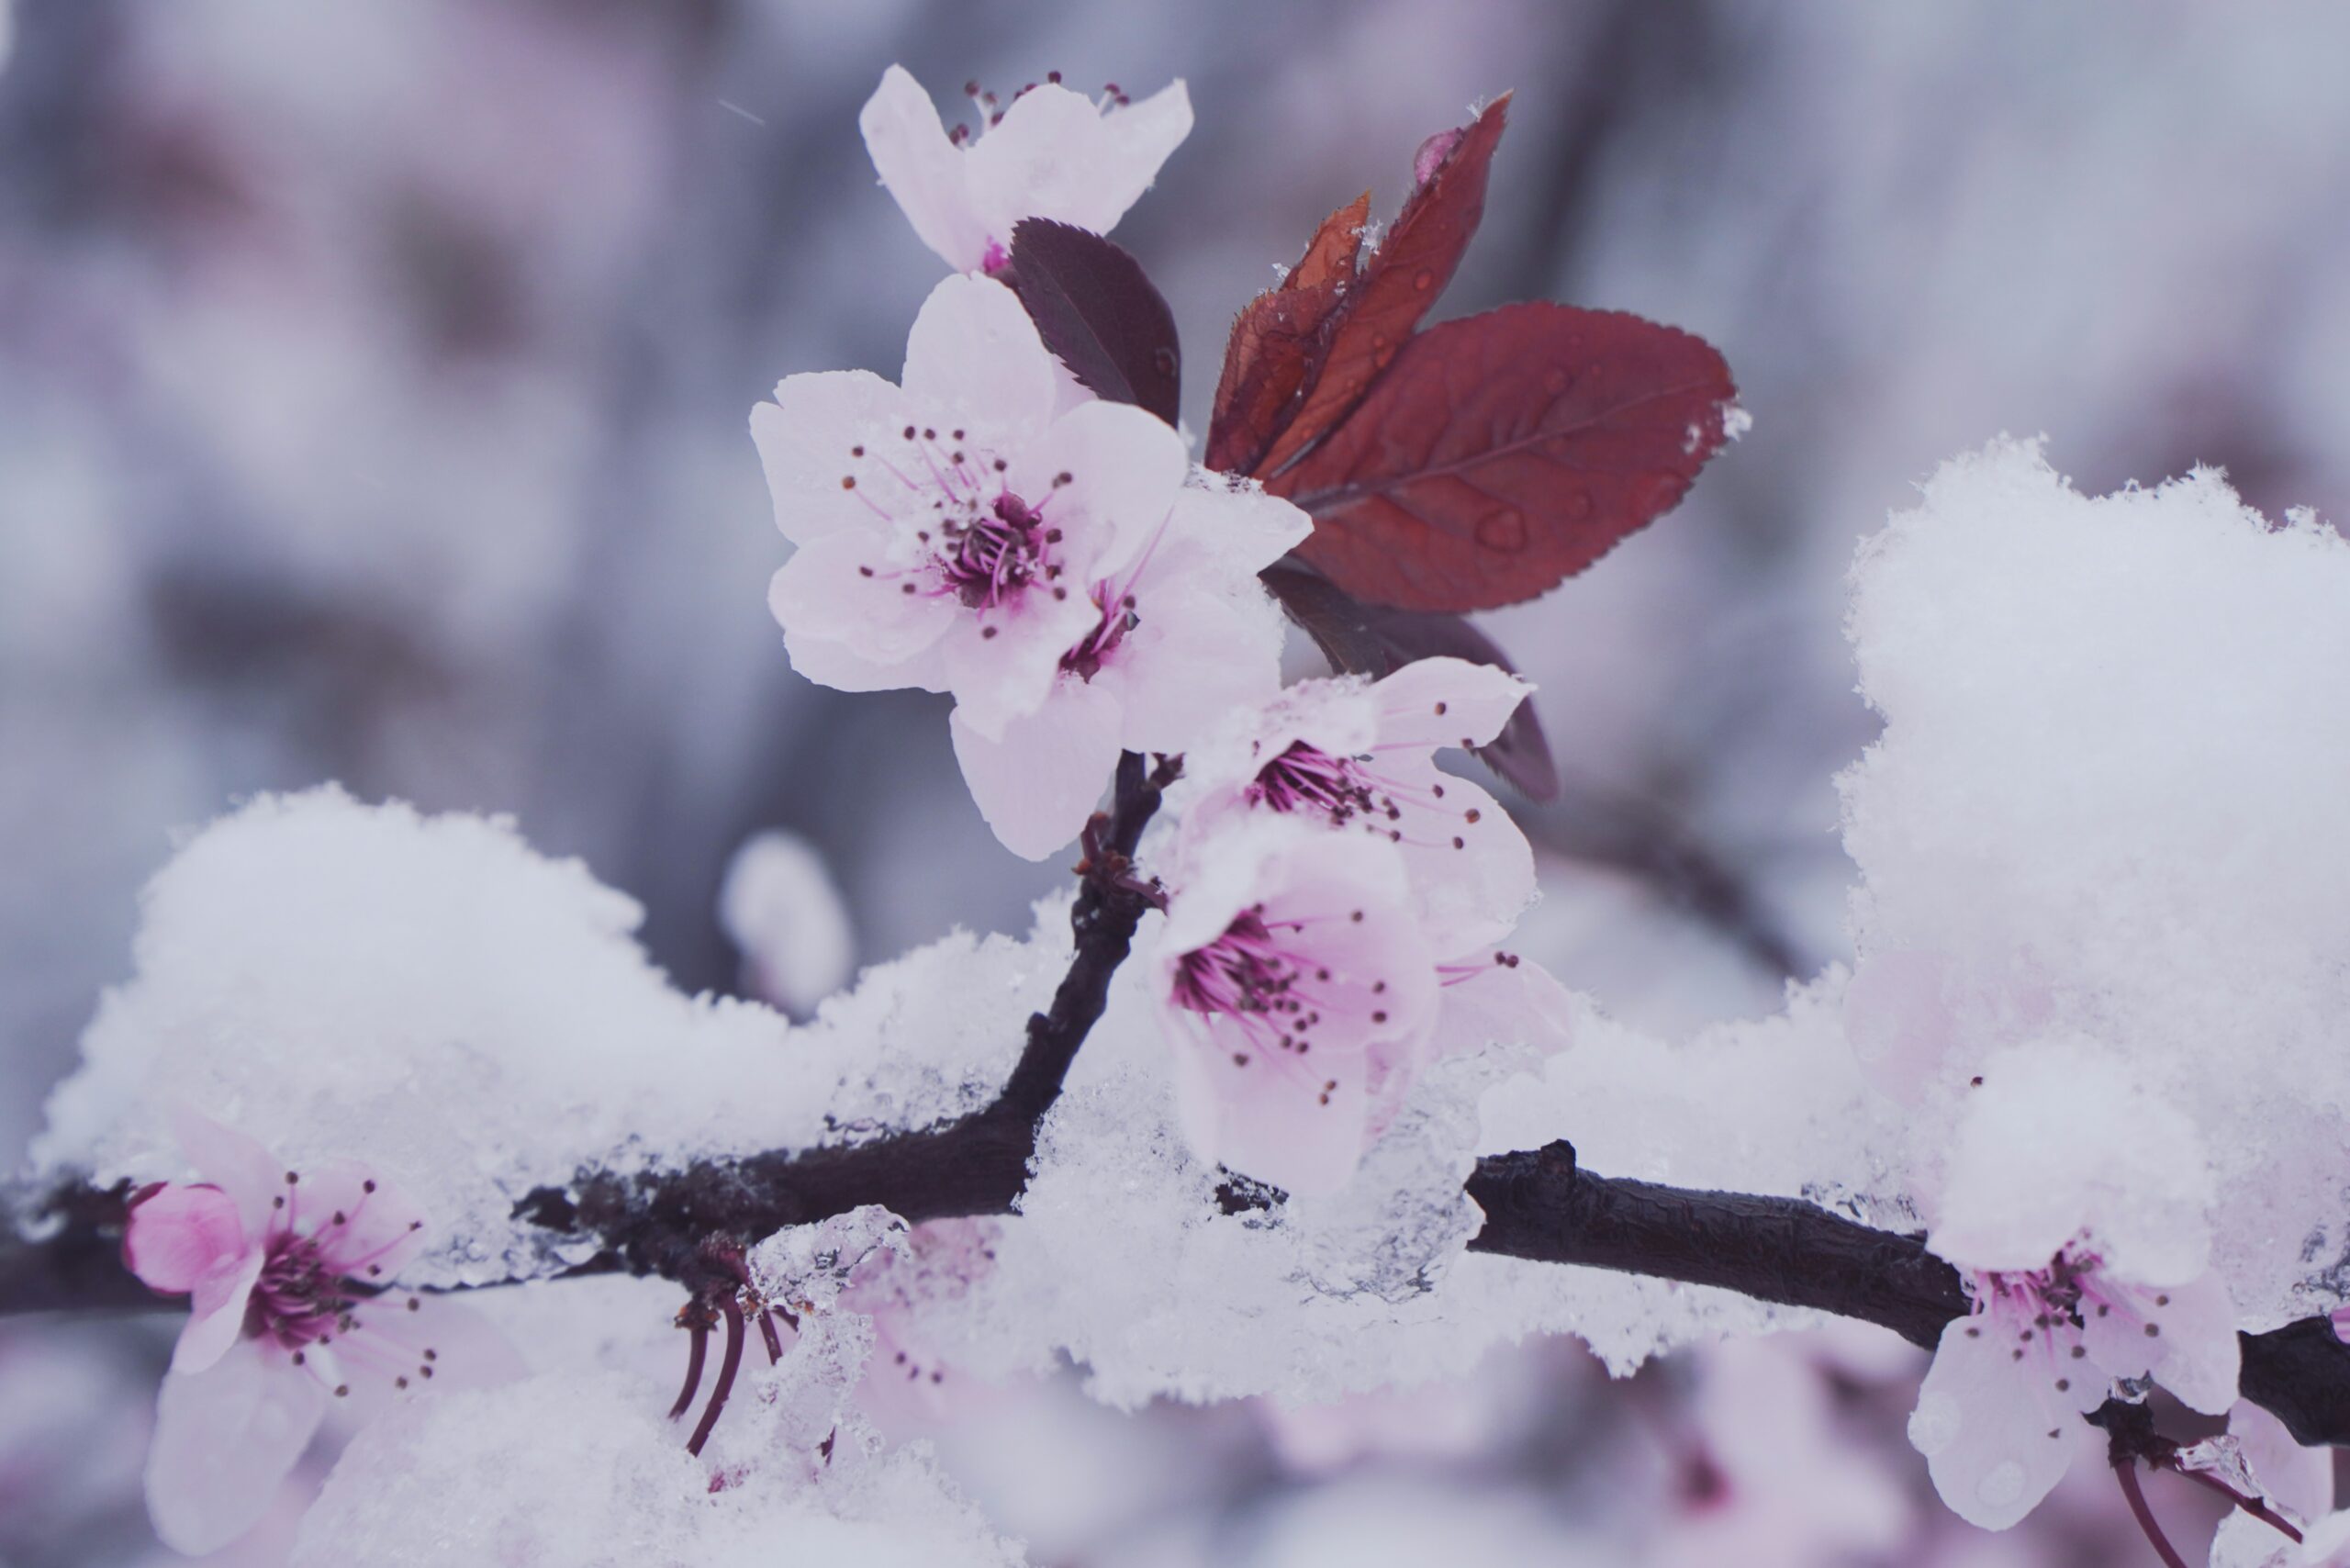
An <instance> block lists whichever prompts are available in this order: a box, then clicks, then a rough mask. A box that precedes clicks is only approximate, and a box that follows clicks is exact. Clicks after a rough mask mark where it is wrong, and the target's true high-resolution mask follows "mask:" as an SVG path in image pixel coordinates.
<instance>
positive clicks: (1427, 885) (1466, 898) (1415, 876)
mask: <svg viewBox="0 0 2350 1568" xmlns="http://www.w3.org/2000/svg"><path fill="white" fill-rule="evenodd" d="M1415 756H1416V754H1415ZM1378 771H1379V773H1380V775H1381V777H1382V778H1385V779H1388V780H1392V781H1393V782H1395V783H1398V784H1400V785H1402V786H1404V789H1407V790H1410V791H1411V792H1412V794H1413V795H1415V796H1417V797H1419V800H1418V801H1412V800H1411V799H1409V798H1407V797H1405V796H1404V792H1403V790H1397V791H1396V793H1397V796H1398V800H1399V803H1401V805H1402V809H1403V812H1404V816H1403V820H1402V821H1401V822H1399V823H1396V824H1395V827H1396V831H1399V832H1401V833H1402V834H1404V837H1403V840H1402V842H1400V843H1399V844H1397V846H1396V847H1397V848H1398V849H1399V850H1401V851H1402V852H1403V856H1404V866H1405V868H1407V869H1408V870H1409V871H1410V872H1411V876H1412V899H1413V902H1414V903H1415V905H1416V907H1417V908H1418V910H1419V912H1420V919H1421V922H1422V924H1425V925H1426V926H1427V933H1428V940H1429V942H1430V943H1431V944H1432V945H1434V946H1435V948H1436V950H1437V952H1438V954H1440V955H1442V956H1443V957H1446V958H1455V957H1458V956H1459V955H1460V954H1462V953H1466V952H1469V951H1471V950H1472V949H1475V948H1480V947H1490V946H1493V945H1494V943H1496V942H1499V941H1501V940H1502V939H1503V938H1504V937H1505V936H1507V935H1509V934H1510V933H1511V932H1512V931H1514V930H1516V927H1517V917H1518V916H1519V915H1521V914H1523V913H1525V912H1526V906H1527V904H1529V903H1532V902H1534V887H1535V877H1534V846H1532V845H1531V844H1528V843H1527V839H1526V834H1525V831H1524V830H1523V829H1521V828H1520V827H1519V826H1518V825H1517V823H1516V820H1515V819H1514V818H1512V817H1511V815H1510V814H1509V812H1506V811H1505V810H1503V809H1502V804H1501V802H1500V801H1496V800H1495V799H1494V797H1493V796H1492V794H1490V793H1489V792H1488V791H1487V790H1484V789H1483V787H1482V786H1480V785H1479V784H1477V783H1476V782H1475V781H1474V780H1472V779H1468V778H1461V777H1460V776H1459V775H1457V774H1451V773H1447V772H1445V771H1444V770H1443V769H1441V768H1439V767H1437V766H1436V765H1435V764H1433V763H1428V762H1419V761H1412V762H1404V763H1401V764H1393V763H1390V764H1388V765H1386V766H1383V767H1381V768H1380V769H1379V770H1378Z"/></svg>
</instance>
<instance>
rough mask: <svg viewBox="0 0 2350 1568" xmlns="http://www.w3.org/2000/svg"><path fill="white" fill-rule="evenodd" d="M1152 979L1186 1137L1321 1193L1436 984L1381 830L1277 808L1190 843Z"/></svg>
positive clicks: (1411, 1067) (1371, 1127) (1420, 1050)
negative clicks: (1317, 823) (1335, 824)
mask: <svg viewBox="0 0 2350 1568" xmlns="http://www.w3.org/2000/svg"><path fill="white" fill-rule="evenodd" d="M1157 991H1158V1000H1159V1009H1158V1012H1159V1017H1160V1021H1161V1024H1162V1025H1163V1027H1164V1028H1165V1030H1166V1032H1167V1034H1168V1036H1169V1043H1170V1044H1171V1045H1172V1046H1173V1047H1174V1059H1175V1083H1176V1090H1177V1099H1178V1104H1179V1107H1180V1109H1181V1114H1182V1118H1183V1123H1184V1126H1185V1128H1186V1131H1187V1133H1188V1134H1189V1136H1190V1137H1191V1140H1192V1147H1193V1148H1196V1149H1197V1150H1198V1151H1199V1152H1200V1154H1201V1155H1202V1156H1203V1158H1205V1159H1213V1160H1217V1161H1220V1162H1222V1163H1224V1164H1225V1165H1228V1166H1230V1167H1231V1168H1233V1169H1234V1170H1238V1171H1240V1172H1241V1173H1242V1174H1244V1175H1248V1176H1251V1177H1254V1178H1256V1179H1258V1180H1259V1181H1263V1182H1271V1183H1272V1184H1274V1185H1275V1186H1278V1187H1282V1188H1285V1189H1287V1190H1289V1191H1291V1192H1296V1193H1318V1192H1327V1191H1330V1190H1332V1189H1335V1188H1337V1187H1339V1186H1342V1185H1344V1184H1345V1182H1346V1181H1347V1179H1348V1177H1349V1176H1351V1175H1352V1174H1353V1173H1354V1169H1355V1165H1356V1163H1357V1161H1358V1160H1359V1159H1360V1158H1361V1154H1362V1150H1363V1148H1364V1146H1365V1144H1366V1143H1367V1142H1368V1140H1369V1139H1370V1137H1371V1136H1372V1135H1373V1134H1374V1133H1375V1131H1376V1130H1377V1124H1378V1123H1379V1121H1381V1120H1382V1119H1383V1117H1384V1116H1385V1115H1388V1114H1393V1107H1394V1104H1395V1103H1396V1102H1397V1101H1398V1100H1399V1099H1400V1098H1401V1095H1402V1092H1403V1090H1404V1087H1405V1086H1407V1085H1408V1083H1409V1082H1410V1080H1411V1077H1412V1075H1413V1073H1414V1072H1415V1071H1416V1070H1417V1068H1418V1067H1419V1066H1420V1065H1421V1063H1422V1062H1423V1061H1424V1060H1425V1059H1426V1058H1427V1053H1428V1051H1429V1048H1430V1045H1431V1037H1432V1035H1433V1027H1432V1026H1433V1025H1434V1024H1435V1022H1436V1017H1437V1012H1438V992H1439V985H1438V971H1437V957H1436V954H1435V953H1434V952H1433V951H1432V950H1431V949H1430V948H1429V946H1428V943H1427V936H1426V935H1425V934H1424V933H1423V932H1422V931H1421V929H1420V924H1419V921H1418V920H1417V919H1416V917H1415V915H1414V914H1413V913H1412V909H1411V903H1410V891H1409V888H1408V885H1407V883H1406V881H1405V878H1404V867H1403V862H1402V860H1401V859H1400V858H1399V857H1397V856H1396V855H1395V853H1394V851H1393V846H1373V845H1367V844H1364V843H1363V842H1361V841H1360V840H1359V839H1356V838H1353V837H1352V836H1350V835H1348V836H1342V835H1339V834H1332V833H1329V832H1327V831H1326V830H1321V829H1316V828H1312V827H1308V826H1306V825H1304V823H1297V822H1293V821H1289V820H1285V819H1281V818H1278V817H1276V818H1268V819H1264V820H1256V821H1251V820H1242V821H1239V822H1237V823H1233V824H1231V825H1230V826H1229V827H1227V828H1226V829H1225V831H1224V832H1222V833H1219V834H1216V835H1215V837H1214V840H1213V841H1212V842H1209V843H1206V844H1203V845H1199V846H1195V847H1194V850H1193V853H1192V856H1191V857H1189V860H1188V862H1187V865H1186V867H1185V875H1184V877H1183V878H1182V879H1181V884H1180V887H1179V890H1178V891H1177V892H1176V894H1175V896H1174V899H1173V902H1172V903H1171V904H1170V906H1169V911H1168V916H1167V924H1166V927H1165V929H1164V931H1163V932H1162V933H1161V934H1160V937H1159V943H1158V986H1157Z"/></svg>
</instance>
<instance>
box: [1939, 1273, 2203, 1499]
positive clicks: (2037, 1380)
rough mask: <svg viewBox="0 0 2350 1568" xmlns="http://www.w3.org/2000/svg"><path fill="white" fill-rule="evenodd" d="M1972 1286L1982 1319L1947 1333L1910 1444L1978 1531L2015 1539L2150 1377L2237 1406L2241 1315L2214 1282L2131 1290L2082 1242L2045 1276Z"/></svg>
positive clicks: (1998, 1278)
mask: <svg viewBox="0 0 2350 1568" xmlns="http://www.w3.org/2000/svg"><path fill="white" fill-rule="evenodd" d="M1968 1288H1969V1291H1970V1293H1971V1294H1973V1296H1974V1298H1975V1310H1974V1311H1973V1313H1972V1314H1970V1315H1969V1316H1965V1317H1963V1318H1958V1319H1955V1320H1954V1321H1953V1322H1952V1323H1951V1324H1950V1325H1949V1326H1948V1327H1945V1328H1944V1329H1943V1330H1942V1341H1941V1343H1940V1345H1939V1346H1938V1347H1937V1349H1936V1350H1935V1352H1934V1361H1933V1365H1932V1366H1931V1367H1930V1369H1929V1370H1928V1371H1927V1373H1926V1379H1925V1383H1923V1385H1922V1386H1921V1387H1920V1388H1919V1394H1918V1406H1917V1409H1916V1410H1915V1411H1914V1412H1913V1413H1912V1414H1911V1416H1910V1417H1909V1440H1910V1442H1911V1444H1913V1445H1914V1446H1915V1447H1916V1448H1917V1449H1918V1450H1919V1452H1920V1453H1923V1454H1924V1455H1925V1456H1926V1463H1927V1468H1928V1469H1929V1471H1930V1473H1932V1475H1933V1480H1934V1486H1935V1489H1936V1490H1937V1491H1939V1492H1940V1493H1941V1494H1942V1501H1943V1502H1944V1503H1946V1504H1948V1505H1949V1506H1950V1507H1951V1509H1952V1511H1953V1512H1954V1513H1956V1514H1957V1515H1958V1516H1959V1517H1960V1518H1964V1519H1965V1520H1967V1521H1968V1522H1969V1523H1971V1524H1975V1525H1979V1526H1981V1527H1982V1528H1984V1529H2007V1528H2008V1527H2009V1526H2010V1525H2012V1524H2014V1523H2015V1522H2016V1521H2017V1520H2019V1519H2020V1518H2023V1517H2024V1516H2025V1515H2026V1514H2028V1513H2030V1512H2031V1510H2032V1509H2033V1508H2034V1507H2036V1506H2038V1505H2039V1503H2040V1500H2041V1499H2042V1497H2045V1496H2046V1495H2048V1492H2049V1490H2050V1488H2052V1487H2053V1486H2054V1485H2055V1484H2056V1483H2057V1482H2058V1481H2059V1480H2060V1479H2062V1478H2063V1476H2064V1473H2065V1468H2066V1467H2067V1465H2068V1464H2069V1463H2070V1462H2071V1460H2072V1454H2073V1444H2072V1443H2071V1441H2069V1440H2068V1439H2070V1438H2071V1437H2072V1436H2073V1435H2074V1434H2073V1432H2072V1427H2073V1425H2074V1423H2075V1422H2076V1419H2077V1418H2078V1417H2080V1416H2082V1415H2084V1414H2086V1413H2087V1412H2088V1411H2091V1410H2094V1409H2096V1408H2097V1407H2098V1406H2099V1405H2101V1404H2103V1403H2104V1402H2105V1400H2106V1399H2107V1398H2108V1397H2109V1395H2111V1394H2113V1393H2114V1392H2115V1390H2114V1384H2115V1383H2119V1382H2125V1381H2135V1380H2139V1379H2143V1378H2148V1377H2151V1378H2153V1379H2154V1381H2155V1382H2157V1383H2161V1385H2162V1386H2163V1387H2164V1388H2165V1389H2166V1390H2168V1391H2169V1392H2170V1393H2171V1394H2174V1395H2175V1396H2177V1398H2178V1399H2179V1400H2180V1401H2182V1402H2183V1403H2185V1404H2187V1405H2188V1406H2192V1407H2193V1408H2195V1409H2198V1410H2202V1411H2205V1412H2208V1413H2210V1414H2212V1415H2217V1414H2220V1413H2221V1412H2222V1411H2224V1410H2226V1409H2227V1408H2228V1407H2229V1406H2230V1405H2231V1404H2233V1402H2234V1400H2235V1394H2236V1372H2237V1366H2238V1354H2239V1353H2238V1350H2237V1344H2236V1332H2235V1313H2234V1309H2233V1306H2232V1305H2231V1304H2230V1302H2229V1299H2228V1293H2227V1288H2226V1286H2225V1285H2223V1284H2222V1283H2221V1281H2220V1279H2219V1276H2218V1275H2217V1274H2215V1273H2211V1272H2208V1271H2207V1272H2205V1273H2203V1274H2202V1275H2200V1276H2199V1277H2198V1278H2196V1279H2193V1280H2191V1281H2188V1282H2185V1283H2182V1284H2169V1285H2158V1284H2154V1283H2149V1282H2142V1281H2136V1280H2132V1279H2130V1278H2128V1277H2126V1276H2125V1275H2123V1274H2121V1272H2119V1271H2116V1270H2114V1269H2111V1268H2109V1267H2108V1266H2107V1265H2106V1263H2105V1261H2104V1260H2102V1259H2101V1258H2100V1257H2099V1256H2098V1252H2097V1251H2096V1249H2094V1248H2093V1247H2092V1246H2091V1245H2089V1244H2088V1243H2087V1241H2086V1240H2085V1239H2084V1240H2080V1241H2076V1242H2075V1243H2074V1244H2073V1245H2071V1246H2068V1247H2066V1248H2065V1249H2063V1250H2062V1251H2060V1252H2059V1253H2057V1255H2056V1256H2055V1257H2054V1258H2053V1259H2052V1260H2050V1262H2049V1264H2048V1266H2047V1267H2046V1268H2044V1269H2041V1270H2037V1271H2029V1272H2008V1271H1973V1272H1972V1273H1971V1274H1970V1275H1969V1278H1968Z"/></svg>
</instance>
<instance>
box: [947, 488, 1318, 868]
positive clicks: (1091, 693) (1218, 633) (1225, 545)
mask: <svg viewBox="0 0 2350 1568" xmlns="http://www.w3.org/2000/svg"><path fill="white" fill-rule="evenodd" d="M1313 528H1314V524H1313V520H1312V519H1310V518H1308V517H1307V516H1306V515H1305V514H1304V512H1302V511H1300V510H1298V509H1297V508H1295V507H1293V506H1292V505H1290V503H1289V502H1287V501H1284V500H1281V499H1280V498H1277V497H1273V496H1268V495H1265V494H1263V493H1262V492H1261V491H1256V490H1231V489H1227V488H1225V487H1223V485H1222V484H1221V482H1220V481H1218V480H1216V479H1215V478H1214V476H1208V478H1207V482H1206V484H1205V485H1203V486H1195V487H1187V488H1185V489H1184V490H1183V491H1182V492H1181V494H1180V495H1179V496H1178V497H1177V498H1176V499H1175V504H1174V506H1173V508H1172V509H1171V510H1169V513H1168V517H1167V521H1166V523H1165V524H1164V525H1163V528H1162V530H1161V532H1159V533H1158V535H1157V536H1156V537H1155V538H1154V539H1153V540H1152V541H1151V542H1150V543H1147V544H1146V545H1145V546H1144V548H1143V553H1142V554H1141V556H1140V557H1139V558H1138V559H1137V560H1136V562H1135V563H1134V564H1133V565H1132V566H1129V567H1127V568H1126V569H1125V571H1123V572H1121V573H1119V574H1117V575H1116V576H1114V577H1108V578H1105V579H1103V580H1102V581H1100V582H1097V583H1095V584H1094V585H1093V586H1092V588H1091V589H1090V590H1089V592H1088V598H1089V599H1091V602H1092V603H1093V604H1094V605H1095V606H1096V607H1098V609H1099V611H1100V616H1099V619H1098V620H1096V621H1095V622H1094V624H1093V626H1092V628H1091V630H1090V631H1089V632H1088V633H1086V635H1085V636H1084V638H1083V639H1081V640H1080V642H1078V643H1077V644H1074V645H1073V646H1071V647H1070V648H1069V649H1068V650H1067V651H1066V652H1065V653H1063V654H1062V655H1061V660H1060V668H1059V673H1058V674H1057V677H1056V678H1055V679H1054V681H1053V683H1052V685H1051V687H1050V688H1049V689H1047V691H1046V696H1045V700H1044V701H1043V702H1042V703H1040V704H1039V705H1038V706H1037V708H1036V710H1035V711H1034V712H1032V713H1028V714H1025V715H1024V716H1022V717H1019V718H1016V719H1013V720H1011V721H1009V722H1006V723H1005V724H1004V725H1003V727H1002V733H1001V734H998V735H995V736H993V737H990V736H989V735H988V734H986V733H985V732H984V731H983V730H982V728H981V727H980V725H979V723H978V722H976V721H975V720H974V719H972V718H971V717H969V716H968V715H967V714H966V713H965V711H964V710H963V709H961V708H959V707H958V708H957V710H956V711H955V717H954V719H953V721H952V728H953V732H954V736H955V755H956V757H957V759H958V760H959V761H960V762H961V764H962V767H963V778H964V780H965V782H967V783H968V785H969V786H970V789H971V796H972V798H973V799H974V800H975V801H978V802H979V811H980V813H981V814H982V815H984V816H985V817H986V818H987V820H988V823H989V825H990V826H991V827H993V828H994V829H995V833H996V836H997V837H998V838H1000V839H1002V841H1003V843H1004V844H1005V845H1006V846H1008V847H1010V848H1011V849H1012V850H1013V852H1015V853H1017V854H1020V855H1024V856H1026V857H1028V858H1030V859H1032V860H1034V859H1040V858H1042V857H1045V856H1047V855H1050V854H1051V853H1053V851H1055V850H1057V849H1058V848H1060V847H1061V846H1063V845H1065V844H1067V843H1069V840H1070V839H1072V838H1074V837H1076V836H1077V833H1078V830H1079V829H1080V828H1081V827H1083V826H1084V825H1085V819H1086V817H1087V816H1088V815H1089V814H1091V812H1092V810H1093V807H1094V804H1095V802H1096V801H1098V800H1099V799H1100V797H1101V794H1102V786H1103V785H1104V784H1105V783H1107V782H1108V781H1109V778H1110V776H1111V774H1112V773H1113V771H1114V770H1115V769H1116V767H1117V762H1118V754H1119V753H1120V752H1121V751H1134V752H1169V753H1175V752H1185V751H1188V750H1189V749H1190V748H1191V747H1192V746H1193V745H1196V744H1197V743H1198V742H1199V740H1200V739H1201V738H1202V737H1203V736H1204V735H1207V734H1211V733H1213V732H1214V729H1215V727H1216V726H1217V725H1218V724H1219V723H1221V722H1224V721H1225V719H1227V718H1228V717H1229V716H1230V715H1231V714H1232V713H1233V712H1234V711H1236V710H1241V709H1247V708H1249V707H1252V706H1254V705H1255V704H1257V703H1259V702H1261V701H1263V700H1266V699H1268V698H1270V697H1271V696H1272V695H1273V694H1274V693H1275V691H1276V690H1278V689H1279V687H1280V684H1281V637H1282V626H1281V613H1280V611H1279V610H1277V609H1276V608H1275V607H1274V605H1273V602H1272V600H1271V599H1270V598H1269V597H1267V595H1266V593H1265V590H1264V588H1263V586H1262V585H1261V584H1260V583H1259V581H1258V578H1257V574H1258V572H1259V570H1261V569H1262V568H1264V567H1265V566H1270V565H1271V564H1272V563H1273V562H1274V561H1276V560H1278V559H1280V558H1281V555H1282V554H1284V553H1285V552H1286V551H1288V550H1289V548H1290V547H1291V546H1292V545H1293V544H1296V543H1298V542H1299V541H1301V540H1303V539H1304V537H1305V536H1306V535H1307V534H1308V533H1310V532H1313Z"/></svg>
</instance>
